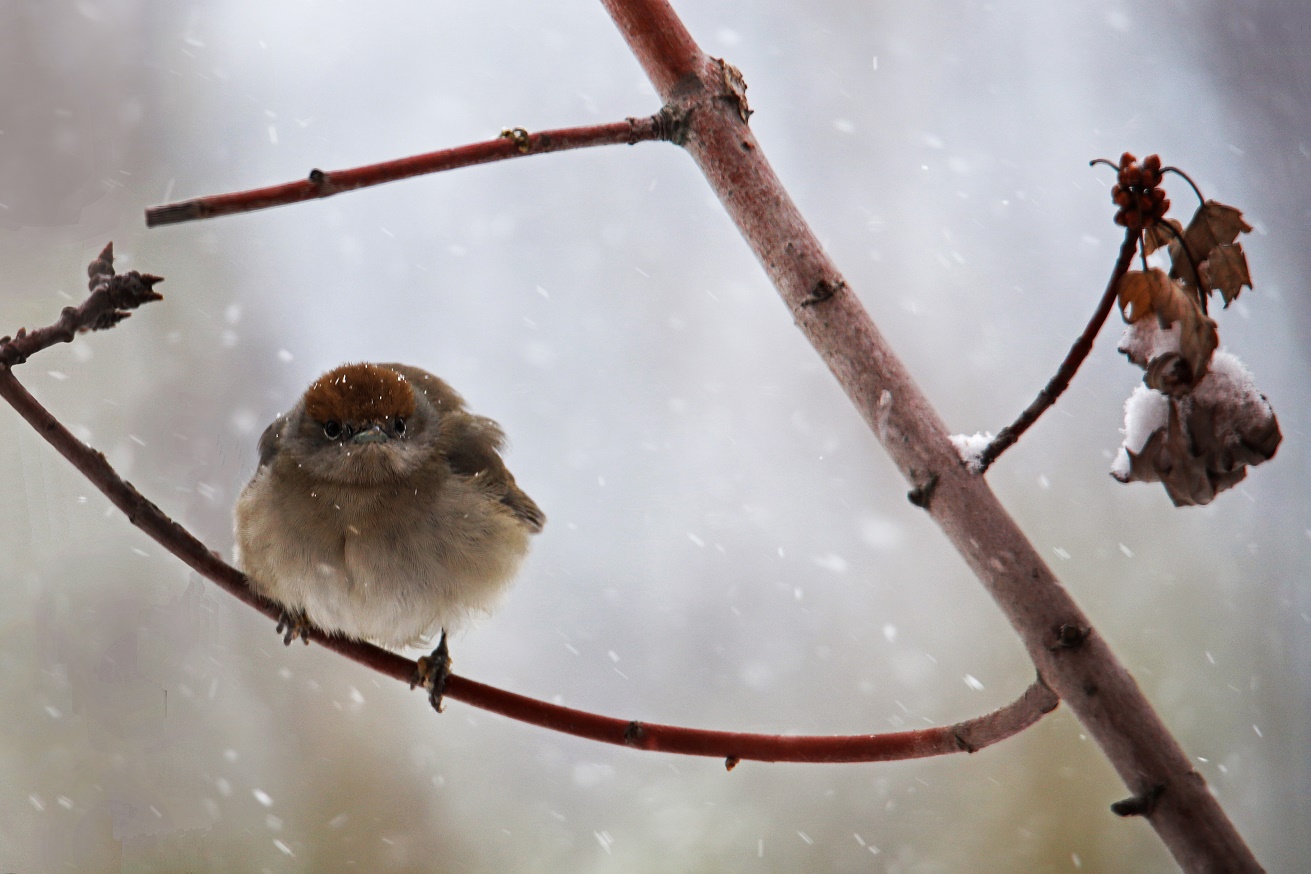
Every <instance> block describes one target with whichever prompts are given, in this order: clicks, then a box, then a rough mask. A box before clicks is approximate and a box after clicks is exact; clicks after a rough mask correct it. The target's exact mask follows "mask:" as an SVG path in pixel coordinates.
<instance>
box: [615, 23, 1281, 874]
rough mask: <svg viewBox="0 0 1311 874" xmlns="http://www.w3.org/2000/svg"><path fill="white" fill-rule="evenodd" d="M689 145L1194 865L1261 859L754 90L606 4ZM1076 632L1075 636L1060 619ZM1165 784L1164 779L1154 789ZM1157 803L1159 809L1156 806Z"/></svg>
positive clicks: (948, 530) (866, 408)
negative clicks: (773, 129)
mask: <svg viewBox="0 0 1311 874" xmlns="http://www.w3.org/2000/svg"><path fill="white" fill-rule="evenodd" d="M602 3H603V4H604V6H605V8H606V11H607V12H609V13H610V17H611V18H612V19H614V22H615V24H616V25H617V26H618V28H619V32H620V33H621V34H622V35H623V37H624V39H625V40H627V42H628V45H629V47H630V48H631V49H632V51H633V54H634V55H636V56H637V59H638V61H639V62H640V63H641V65H642V68H643V69H644V70H645V71H646V74H647V77H648V78H649V79H650V80H651V82H652V84H654V85H655V88H656V91H657V92H658V93H659V94H660V97H661V99H662V100H664V101H665V103H666V104H667V108H669V109H670V110H671V111H673V112H675V113H678V114H680V115H681V116H684V117H686V118H687V131H686V138H685V142H684V146H685V148H686V149H687V151H688V153H689V154H690V155H691V156H692V159H693V160H694V161H696V163H697V166H698V167H700V168H701V171H702V172H703V173H704V174H705V176H706V179H707V181H708V182H709V183H710V186H711V188H713V189H714V190H715V193H716V194H717V195H718V196H719V199H720V201H721V202H722V203H723V205H724V208H725V210H727V212H728V214H729V215H730V216H731V217H732V219H733V221H734V222H735V223H736V224H737V226H738V230H739V231H741V233H742V236H743V237H745V238H746V241H747V243H748V244H749V245H750V246H751V249H752V251H753V252H754V253H755V255H756V258H757V259H758V260H759V261H760V263H761V265H762V266H763V267H764V268H765V271H766V272H767V273H768V275H769V277H770V279H771V280H772V281H773V283H774V285H775V287H776V288H777V289H778V292H779V294H780V296H782V298H783V300H784V302H785V303H786V304H787V306H788V308H789V309H790V310H791V311H792V316H793V319H794V320H795V322H796V324H797V327H799V328H800V329H801V331H802V332H803V333H804V334H805V335H806V338H807V339H808V340H810V342H811V345H813V346H814V347H815V350H816V351H817V352H818V353H819V355H820V357H821V358H823V360H824V362H825V363H826V364H827V365H828V367H829V369H830V370H831V371H832V372H833V375H834V376H835V377H836V378H837V380H838V382H839V384H841V386H842V388H843V389H844V390H845V391H846V393H847V396H848V397H849V398H850V399H851V402H852V403H853V404H854V405H855V407H856V409H857V410H858V411H859V412H860V414H861V416H862V417H863V418H864V419H865V422H866V424H868V425H869V427H870V429H871V430H872V431H873V432H874V434H875V436H876V437H877V438H878V440H879V442H880V443H882V444H883V447H884V449H886V450H887V452H888V454H889V456H890V457H891V458H892V460H893V462H894V463H895V464H896V465H897V467H898V468H899V469H900V470H901V472H902V475H903V476H905V477H906V479H907V480H908V481H909V482H910V483H911V486H912V489H911V494H910V497H912V499H913V500H914V501H915V503H916V505H917V506H920V507H923V508H924V509H925V510H926V511H927V512H928V513H929V515H930V516H932V517H933V519H934V521H936V522H937V523H938V524H939V525H940V526H941V527H942V529H943V532H944V533H945V534H946V535H947V537H948V539H950V540H951V542H952V544H953V545H954V546H955V547H956V549H957V551H958V552H959V553H960V554H961V556H962V557H963V558H964V559H965V561H966V562H967V563H968V564H969V566H970V568H971V569H972V570H973V571H974V573H975V576H977V577H978V579H979V581H980V582H981V583H982V584H983V586H984V587H985V588H986V589H987V590H988V592H989V593H990V594H991V595H992V597H993V599H994V600H995V601H996V602H997V605H998V606H999V607H1000V608H1001V610H1002V612H1003V613H1005V615H1006V617H1007V618H1008V619H1009V620H1010V622H1011V625H1012V627H1013V628H1014V629H1015V631H1016V633H1017V634H1018V635H1019V637H1020V639H1021V640H1022V641H1023V643H1024V646H1025V648H1026V649H1027V650H1028V652H1029V657H1030V658H1031V659H1033V662H1034V664H1035V665H1036V666H1037V668H1038V673H1039V675H1040V676H1041V677H1042V678H1043V680H1045V681H1046V682H1047V683H1048V684H1049V685H1050V686H1051V688H1052V689H1053V690H1054V691H1055V692H1056V694H1057V695H1059V696H1060V697H1061V699H1062V700H1063V701H1065V702H1066V703H1067V704H1068V705H1069V706H1070V708H1071V709H1072V710H1074V712H1075V714H1076V715H1077V716H1078V717H1079V719H1080V721H1081V722H1082V723H1083V725H1084V726H1085V728H1086V729H1087V730H1088V733H1089V734H1090V735H1091V736H1092V737H1093V738H1094V739H1095V740H1096V741H1097V743H1098V744H1099V745H1100V746H1101V748H1102V751H1103V752H1104V753H1105V755H1106V756H1107V758H1108V759H1109V760H1110V761H1111V763H1112V764H1113V765H1114V766H1115V768H1116V770H1117V771H1118V772H1119V774H1120V778H1121V779H1122V780H1123V781H1124V782H1125V783H1126V785H1128V786H1129V788H1130V791H1131V792H1133V793H1134V795H1136V796H1141V797H1147V796H1148V795H1149V794H1154V795H1155V799H1156V800H1155V803H1154V804H1153V805H1149V806H1147V807H1145V808H1144V811H1143V812H1144V813H1145V815H1146V817H1147V819H1148V821H1149V822H1150V823H1151V825H1152V827H1153V828H1155V829H1156V831H1157V834H1159V835H1160V837H1161V839H1162V840H1163V841H1164V842H1165V844H1166V846H1167V847H1169V849H1170V852H1171V853H1173V854H1174V857H1175V859H1176V860H1177V861H1178V862H1179V864H1180V865H1181V866H1182V867H1183V868H1184V869H1185V870H1188V871H1220V870H1223V871H1259V870H1261V868H1260V865H1259V864H1258V863H1257V861H1256V859H1255V857H1254V856H1253V855H1252V852H1251V850H1250V849H1248V847H1247V845H1246V844H1245V843H1244V842H1243V839H1242V837H1241V836H1240V835H1239V834H1238V831H1237V829H1235V828H1234V825H1233V823H1231V822H1230V821H1229V819H1228V818H1227V817H1226V816H1225V813H1224V811H1223V810H1222V809H1221V807H1220V805H1219V803H1218V802H1217V801H1216V800H1215V798H1214V797H1213V796H1212V795H1211V794H1210V792H1209V791H1208V789H1207V786H1206V781H1205V780H1204V779H1203V778H1202V776H1201V775H1200V774H1198V773H1197V771H1196V770H1194V768H1193V765H1192V763H1191V762H1190V760H1189V759H1188V756H1187V755H1185V754H1184V751H1183V750H1182V749H1181V748H1180V746H1179V744H1178V742H1177V741H1176V740H1175V739H1174V737H1173V736H1172V735H1171V734H1170V732H1169V730H1168V729H1167V728H1166V727H1165V724H1164V723H1162V722H1161V719H1160V717H1159V716H1158V715H1157V714H1156V711H1155V710H1153V708H1152V705H1151V704H1150V703H1149V702H1148V700H1147V698H1146V696H1144V695H1143V693H1142V690H1141V689H1139V688H1138V685H1137V683H1135V682H1134V680H1133V677H1131V676H1130V675H1129V672H1128V671H1127V670H1126V669H1125V667H1124V666H1123V665H1122V664H1121V663H1120V662H1119V660H1118V659H1117V658H1116V657H1115V654H1114V653H1113V652H1111V649H1110V647H1109V646H1108V645H1107V643H1106V641H1105V640H1104V639H1102V637H1101V636H1100V635H1098V634H1096V633H1095V632H1093V631H1092V630H1091V623H1090V622H1089V621H1088V620H1087V618H1086V617H1085V616H1084V614H1083V612H1082V611H1081V610H1080V609H1079V607H1078V605H1077V604H1076V603H1075V602H1074V600H1073V599H1072V598H1071V597H1070V595H1069V593H1067V592H1066V591H1065V589H1064V588H1062V586H1061V584H1060V582H1059V581H1058V580H1057V579H1056V576H1055V574H1053V573H1052V571H1051V568H1049V567H1047V565H1046V563H1045V562H1044V561H1043V560H1042V558H1041V557H1040V556H1039V555H1038V552H1037V550H1035V549H1034V547H1033V545H1032V544H1031V543H1029V541H1028V540H1027V539H1026V538H1025V536H1024V534H1023V533H1022V532H1021V531H1020V528H1019V526H1018V525H1017V524H1016V522H1015V520H1014V519H1012V518H1011V516H1010V515H1009V514H1008V513H1007V512H1006V510H1005V508H1004V507H1002V505H1001V503H1000V501H998V500H997V497H996V495H994V494H993V492H992V490H991V489H990V488H989V487H988V484H987V481H986V479H985V478H984V477H981V476H977V475H975V474H973V473H971V472H970V471H968V470H967V469H966V467H965V465H964V464H963V463H962V461H961V459H960V456H959V455H958V454H957V452H956V449H955V447H954V446H953V445H952V443H951V440H950V438H949V437H948V432H947V429H946V427H945V426H944V425H943V423H942V421H941V419H939V417H938V414H937V413H936V411H934V409H933V407H932V406H931V405H930V404H929V401H928V399H927V398H926V397H925V396H924V393H923V392H922V391H921V390H920V388H919V387H918V386H917V385H916V384H915V382H914V380H913V379H911V376H910V374H909V373H908V372H907V371H906V368H905V366H904V365H903V364H902V363H901V361H900V359H898V358H897V356H896V355H895V353H894V352H893V351H892V348H891V346H890V345H889V344H888V342H887V341H886V340H885V339H884V338H883V335H882V334H880V333H879V330H878V328H877V327H876V326H875V325H874V322H873V320H872V319H871V318H870V316H869V313H868V312H866V310H865V308H864V306H862V305H861V303H860V301H859V299H858V298H857V297H856V295H855V293H854V292H853V291H852V290H851V289H850V288H849V287H848V285H847V283H846V280H845V279H843V277H842V274H841V273H840V272H839V271H838V268H837V266H836V265H835V264H834V263H833V261H832V259H831V258H830V257H829V256H828V254H827V253H826V252H825V251H824V249H823V247H822V246H821V245H820V243H819V240H818V238H816V236H815V234H814V232H813V231H812V230H811V229H810V227H809V226H808V225H807V224H806V221H805V219H804V218H803V217H802V215H801V213H800V211H799V210H798V209H797V207H796V205H795V204H794V203H793V202H792V199H791V197H790V196H789V195H788V193H787V191H786V190H785V189H784V188H783V185H782V183H781V182H779V180H778V177H777V176H775V174H774V171H773V169H772V168H771V167H770V165H769V162H768V161H767V160H766V159H765V156H764V153H763V152H762V151H761V149H760V145H759V143H757V142H756V138H755V136H754V135H753V134H752V132H751V129H750V128H749V127H748V126H747V124H746V119H747V117H748V115H749V111H748V110H747V109H746V100H745V96H744V90H745V86H744V84H743V83H742V80H741V77H740V75H739V74H737V71H736V70H734V69H733V68H732V67H731V66H729V65H728V64H725V63H724V62H723V61H719V60H714V59H712V58H710V57H708V56H706V55H705V54H704V53H703V52H702V51H701V50H700V48H698V47H697V44H696V42H695V41H694V40H693V39H692V36H691V35H690V34H689V33H688V32H687V29H686V28H685V27H684V26H683V23H682V21H681V20H679V18H678V16H677V14H676V13H675V12H674V10H673V9H672V8H671V7H670V5H669V3H668V2H667V0H602ZM1067 628H1070V629H1076V630H1078V633H1077V634H1074V635H1068V636H1067V635H1066V634H1065V633H1064V631H1063V630H1064V629H1067ZM1158 786H1162V787H1164V789H1163V790H1161V791H1158V790H1157V789H1156V787H1158ZM1148 808H1150V809H1148Z"/></svg>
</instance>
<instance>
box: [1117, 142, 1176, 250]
mask: <svg viewBox="0 0 1311 874" xmlns="http://www.w3.org/2000/svg"><path fill="white" fill-rule="evenodd" d="M1118 167H1119V170H1120V174H1119V177H1118V181H1117V184H1116V185H1114V186H1112V187H1111V199H1112V200H1113V201H1115V205H1116V206H1118V207H1119V209H1118V210H1117V211H1116V213H1115V223H1116V224H1117V225H1121V226H1122V227H1126V228H1129V229H1131V230H1135V231H1138V230H1142V229H1143V228H1150V227H1151V226H1152V225H1154V224H1156V223H1157V222H1158V221H1160V220H1161V218H1162V217H1163V216H1164V215H1165V213H1166V211H1167V210H1168V209H1169V208H1170V199H1169V198H1167V197H1166V196H1165V191H1164V189H1161V188H1159V187H1158V186H1159V185H1160V184H1161V159H1160V157H1159V156H1157V155H1148V156H1147V157H1146V158H1143V162H1142V163H1141V164H1139V163H1138V159H1137V158H1135V157H1134V156H1133V155H1132V154H1130V153H1129V152H1125V153H1124V154H1123V155H1121V156H1120V163H1119V165H1118Z"/></svg>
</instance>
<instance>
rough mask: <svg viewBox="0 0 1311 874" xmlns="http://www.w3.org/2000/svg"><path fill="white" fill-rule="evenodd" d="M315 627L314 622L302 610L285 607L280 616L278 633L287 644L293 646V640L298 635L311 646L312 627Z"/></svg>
mask: <svg viewBox="0 0 1311 874" xmlns="http://www.w3.org/2000/svg"><path fill="white" fill-rule="evenodd" d="M313 627H314V624H313V623H312V622H310V621H309V619H308V618H306V616H305V614H304V613H303V612H302V611H300V610H288V609H286V608H285V607H284V608H283V610H282V615H281V616H279V617H278V634H281V635H282V642H283V643H284V644H286V645H287V646H291V642H292V641H293V640H295V639H296V638H298V637H299V638H300V639H301V640H303V641H305V645H306V646H309V645H310V629H311V628H313Z"/></svg>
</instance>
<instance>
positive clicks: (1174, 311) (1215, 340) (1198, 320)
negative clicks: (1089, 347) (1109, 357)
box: [1116, 270, 1220, 395]
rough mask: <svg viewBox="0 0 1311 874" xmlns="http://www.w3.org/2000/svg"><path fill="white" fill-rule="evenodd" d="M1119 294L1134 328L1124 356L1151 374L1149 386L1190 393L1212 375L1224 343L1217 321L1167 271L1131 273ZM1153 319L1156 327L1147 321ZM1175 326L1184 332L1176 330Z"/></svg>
mask: <svg viewBox="0 0 1311 874" xmlns="http://www.w3.org/2000/svg"><path fill="white" fill-rule="evenodd" d="M1116 293H1117V295H1118V297H1119V302H1120V311H1121V314H1122V315H1123V317H1124V320H1125V321H1126V322H1128V323H1129V330H1127V331H1126V332H1125V337H1124V340H1123V341H1122V342H1121V344H1120V351H1121V352H1123V353H1125V354H1126V355H1128V356H1129V360H1130V361H1132V362H1133V363H1134V364H1137V365H1138V366H1139V367H1141V368H1143V369H1144V370H1146V371H1147V375H1146V377H1145V378H1144V381H1145V382H1146V383H1147V385H1149V386H1151V387H1152V388H1154V389H1156V390H1157V391H1160V392H1163V393H1165V394H1168V395H1179V394H1184V393H1186V392H1188V391H1189V390H1190V389H1191V388H1192V387H1193V386H1194V385H1196V384H1197V382H1198V380H1200V379H1201V378H1202V377H1203V376H1205V375H1206V368H1207V364H1208V363H1209V362H1210V360H1211V354H1212V353H1213V352H1215V349H1216V347H1217V346H1218V345H1219V344H1220V337H1219V333H1218V332H1217V330H1216V325H1215V322H1214V321H1213V320H1212V319H1210V318H1209V317H1207V316H1206V315H1205V314H1204V313H1203V312H1202V309H1201V306H1199V305H1198V303H1197V298H1196V297H1195V296H1194V295H1192V294H1190V293H1188V292H1187V291H1185V290H1184V288H1183V286H1181V285H1180V284H1179V283H1178V282H1176V281H1174V280H1172V279H1171V278H1170V277H1169V276H1167V275H1166V274H1165V271H1163V270H1147V271H1139V270H1135V271H1131V272H1129V273H1126V274H1125V275H1124V276H1123V277H1121V279H1120V281H1119V283H1118V284H1117V286H1116ZM1152 314H1154V315H1155V316H1156V321H1155V324H1151V323H1147V322H1145V321H1144V320H1145V319H1146V318H1147V316H1148V315H1152ZM1174 325H1178V328H1177V329H1172V326H1174Z"/></svg>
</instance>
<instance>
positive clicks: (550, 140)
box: [146, 112, 677, 228]
mask: <svg viewBox="0 0 1311 874" xmlns="http://www.w3.org/2000/svg"><path fill="white" fill-rule="evenodd" d="M676 136H677V129H676V125H674V123H673V120H672V119H671V118H670V117H669V116H667V115H665V114H664V113H663V112H658V113H656V114H655V115H653V116H650V117H649V118H628V119H625V120H624V121H617V122H614V123H612V124H598V125H589V126H587V127H566V128H559V129H557V130H548V131H539V132H538V133H529V132H528V131H526V130H524V129H523V128H519V127H516V128H510V129H507V130H505V131H502V132H501V135H500V136H499V137H497V138H496V139H494V140H487V141H486V142H481V143H473V144H471V145H467V146H459V147H457V148H454V149H442V150H441V151H439V152H429V153H427V154H424V155H413V156H411V157H408V158H398V159H397V160H395V161H384V162H382V163H380V164H369V165H367V166H364V167H355V168H352V169H350V170H333V171H329V172H325V171H323V170H311V171H310V172H309V176H308V177H307V178H305V179H302V180H300V181H298V182H287V183H285V184H283V185H274V186H271V187H269V188H254V189H251V190H249V191H238V192H235V193H233V194H215V195H212V196H210V197H198V198H195V199H194V200H184V201H180V202H178V203H169V204H165V205H163V206H152V207H150V208H149V209H147V210H146V226H147V227H152V228H153V227H156V226H157V225H171V224H177V223H179V222H189V221H194V220H196V219H206V218H214V217H216V216H221V215H232V214H233V213H239V212H254V211H255V210H260V209H268V208H269V207H271V206H285V205H287V204H289V203H300V202H302V201H306V200H316V199H318V198H322V197H331V196H332V195H334V194H340V193H341V192H343V191H354V190H355V189H357V188H367V187H368V186H371V185H382V184H383V183H385V182H395V181H397V180H400V179H408V178H410V177H411V176H422V175H424V174H426V173H440V172H442V171H443V170H454V169H456V168H458V167H472V166H473V165H475V164H489V163H491V162H493V161H505V160H509V159H510V158H522V157H525V156H527V155H544V154H546V153H547V152H564V151H568V150H570V149H586V148H590V147H592V146H612V145H624V144H627V145H630V146H632V145H636V144H637V143H642V142H647V141H649V140H670V139H674V138H675V137H676Z"/></svg>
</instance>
